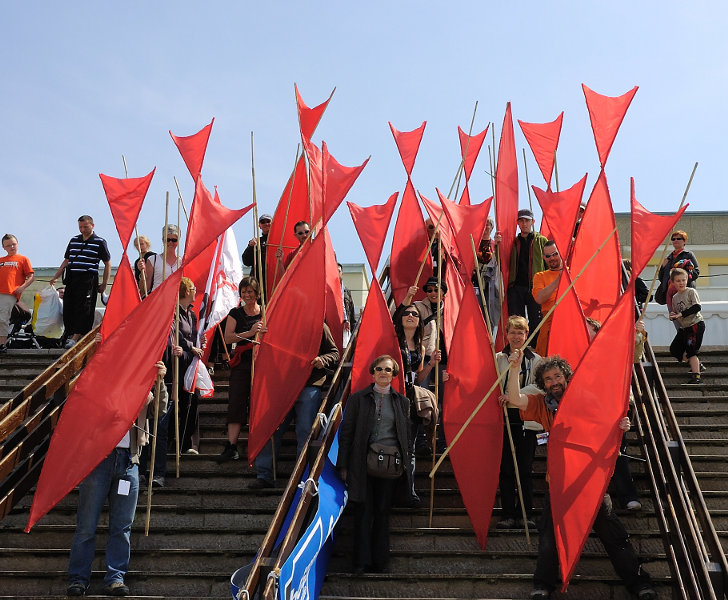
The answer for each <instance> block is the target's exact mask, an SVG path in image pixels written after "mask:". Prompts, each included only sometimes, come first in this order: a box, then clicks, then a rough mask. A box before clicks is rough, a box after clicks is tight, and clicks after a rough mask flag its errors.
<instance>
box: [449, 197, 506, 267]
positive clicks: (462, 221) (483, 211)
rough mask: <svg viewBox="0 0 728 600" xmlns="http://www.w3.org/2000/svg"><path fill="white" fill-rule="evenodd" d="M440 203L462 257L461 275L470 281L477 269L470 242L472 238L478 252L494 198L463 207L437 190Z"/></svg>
mask: <svg viewBox="0 0 728 600" xmlns="http://www.w3.org/2000/svg"><path fill="white" fill-rule="evenodd" d="M437 195H438V197H439V198H440V203H441V204H442V207H443V208H444V209H445V215H446V216H447V220H448V223H449V224H450V229H451V231H452V235H453V237H454V240H455V246H456V247H457V250H458V255H459V257H460V263H461V265H462V266H461V268H460V273H461V275H462V276H463V277H464V278H465V279H466V280H467V281H470V276H471V275H472V273H473V269H474V268H475V257H474V256H473V246H472V244H471V242H470V239H471V236H472V240H473V242H472V243H473V244H475V248H476V250H477V248H478V246H479V245H480V238H482V237H483V232H484V231H485V222H486V221H487V220H488V213H489V212H490V205H491V203H492V201H493V198H492V197H490V198H488V199H486V200H484V201H483V202H481V203H480V204H473V205H463V204H460V205H458V204H455V203H454V202H452V201H451V200H448V199H447V198H445V196H443V195H442V194H441V193H440V190H437Z"/></svg>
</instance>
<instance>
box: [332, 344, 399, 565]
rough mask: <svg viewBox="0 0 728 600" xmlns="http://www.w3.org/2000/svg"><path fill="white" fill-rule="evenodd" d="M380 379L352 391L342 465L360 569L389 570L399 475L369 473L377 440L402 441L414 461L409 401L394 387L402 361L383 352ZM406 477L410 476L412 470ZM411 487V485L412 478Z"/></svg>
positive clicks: (375, 369)
mask: <svg viewBox="0 0 728 600" xmlns="http://www.w3.org/2000/svg"><path fill="white" fill-rule="evenodd" d="M369 372H370V373H371V374H372V375H373V377H374V383H373V384H372V385H370V386H368V387H366V388H364V389H363V390H359V391H358V392H356V393H354V394H352V395H351V396H350V397H349V399H348V400H347V402H346V412H345V413H344V419H343V421H342V423H341V429H340V430H339V456H338V458H337V461H336V464H337V467H338V469H339V474H340V475H341V479H342V480H343V481H344V482H345V483H346V486H347V489H348V494H349V500H350V501H351V502H352V503H353V508H354V565H353V567H354V572H355V573H357V574H361V573H363V572H364V571H365V570H370V571H373V572H376V573H381V572H384V571H386V570H387V569H388V566H389V513H390V510H391V506H392V496H393V495H394V490H395V487H396V486H397V484H398V482H399V479H384V478H380V477H373V476H371V475H369V474H368V472H367V451H368V449H369V445H370V444H372V443H380V444H386V445H396V446H398V448H399V451H400V456H402V457H403V459H402V460H403V463H404V465H407V464H408V463H409V457H408V456H407V455H408V451H409V447H410V446H409V439H408V436H409V410H410V404H409V400H407V398H406V397H405V396H403V395H402V394H399V393H397V392H395V391H394V390H393V389H392V386H391V383H392V379H393V378H394V377H396V376H397V374H398V373H399V364H398V363H397V361H396V360H395V359H393V358H392V357H391V356H389V355H387V354H385V355H382V356H379V357H378V358H376V359H375V360H374V362H373V363H372V364H371V366H370V367H369ZM402 477H406V478H407V479H409V478H410V473H409V469H404V470H403V473H402ZM407 487H408V488H409V487H411V485H409V482H408V486H407Z"/></svg>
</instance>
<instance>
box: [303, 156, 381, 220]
mask: <svg viewBox="0 0 728 600" xmlns="http://www.w3.org/2000/svg"><path fill="white" fill-rule="evenodd" d="M321 152H322V156H323V162H324V199H323V215H322V217H323V221H322V227H325V226H326V223H328V221H329V219H330V218H331V216H332V215H333V214H334V212H336V209H337V208H339V205H340V204H341V203H342V202H343V200H344V198H345V197H346V195H347V194H348V193H349V190H350V189H351V186H352V185H354V182H355V181H356V180H357V178H358V177H359V175H360V174H361V172H362V171H363V170H364V167H366V166H367V163H368V162H369V159H368V158H367V159H366V160H365V161H364V162H363V163H362V164H361V165H359V166H358V167H345V166H344V165H342V164H339V162H338V161H337V160H336V159H335V158H334V157H333V156H332V155H331V154H330V153H329V149H328V147H327V146H326V142H322V143H321ZM319 216H320V215H313V220H314V223H313V225H315V222H316V221H317V220H318V217H319Z"/></svg>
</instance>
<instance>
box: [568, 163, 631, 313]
mask: <svg viewBox="0 0 728 600" xmlns="http://www.w3.org/2000/svg"><path fill="white" fill-rule="evenodd" d="M615 226H616V223H615V220H614V211H613V210H612V201H611V199H610V198H609V188H608V187H607V177H606V175H605V174H604V171H602V172H601V173H600V175H599V178H598V179H597V181H596V183H595V184H594V189H593V190H592V193H591V196H590V197H589V202H588V203H587V205H586V210H585V211H584V216H583V217H582V218H581V225H580V226H579V232H578V233H577V236H576V240H575V241H574V250H573V252H572V255H571V273H572V277H576V275H578V274H579V272H580V271H581V269H582V267H583V266H584V265H585V264H586V263H587V262H588V261H589V259H590V258H591V257H592V255H593V254H594V253H595V252H596V250H597V249H598V248H599V246H601V245H602V243H603V242H604V240H605V239H607V235H608V234H609V233H610V232H611V231H612V230H613V229H614V228H615ZM574 287H575V288H576V293H577V295H578V296H579V300H580V301H581V306H582V309H583V311H584V314H585V315H586V316H587V317H591V318H592V319H596V320H597V321H601V322H602V323H604V319H606V318H607V315H609V313H610V312H612V309H613V308H614V307H615V305H616V304H617V300H618V298H619V294H620V293H621V289H622V256H621V253H620V250H619V237H618V235H617V232H616V231H615V232H614V235H612V237H611V239H610V240H609V241H608V242H607V243H606V245H605V246H604V247H603V248H602V249H601V250H600V251H599V254H598V255H597V256H596V258H594V260H593V261H592V262H591V263H589V266H588V267H587V268H586V270H585V271H584V273H583V274H582V275H581V276H580V277H579V279H577V280H576V283H575V284H574Z"/></svg>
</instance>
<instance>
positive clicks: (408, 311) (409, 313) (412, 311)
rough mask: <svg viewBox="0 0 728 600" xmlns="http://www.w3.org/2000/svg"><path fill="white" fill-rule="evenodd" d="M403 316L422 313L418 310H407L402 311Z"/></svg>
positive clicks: (415, 315) (414, 315)
mask: <svg viewBox="0 0 728 600" xmlns="http://www.w3.org/2000/svg"><path fill="white" fill-rule="evenodd" d="M402 316H404V317H419V316H420V313H418V312H417V311H416V310H406V311H404V312H403V313H402Z"/></svg>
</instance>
